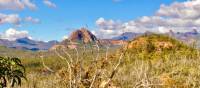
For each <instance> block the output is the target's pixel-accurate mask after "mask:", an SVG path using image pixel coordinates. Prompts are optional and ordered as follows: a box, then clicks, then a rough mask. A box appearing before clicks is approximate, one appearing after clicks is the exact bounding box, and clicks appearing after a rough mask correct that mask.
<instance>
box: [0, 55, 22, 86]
mask: <svg viewBox="0 0 200 88" xmlns="http://www.w3.org/2000/svg"><path fill="white" fill-rule="evenodd" d="M22 78H24V79H26V78H25V68H24V66H23V65H22V63H21V61H20V59H18V58H9V57H8V58H4V57H0V87H7V88H11V87H14V86H15V85H21V81H22Z"/></svg>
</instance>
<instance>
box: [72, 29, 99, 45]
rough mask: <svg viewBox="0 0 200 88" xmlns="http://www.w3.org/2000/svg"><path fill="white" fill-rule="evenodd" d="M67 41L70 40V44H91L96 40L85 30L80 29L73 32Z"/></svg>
mask: <svg viewBox="0 0 200 88" xmlns="http://www.w3.org/2000/svg"><path fill="white" fill-rule="evenodd" d="M69 40H71V41H72V42H83V43H91V42H95V41H96V40H97V38H96V36H95V35H94V34H92V33H91V32H90V31H88V30H87V29H85V28H81V29H80V30H76V31H74V32H73V33H72V34H71V36H70V37H69Z"/></svg>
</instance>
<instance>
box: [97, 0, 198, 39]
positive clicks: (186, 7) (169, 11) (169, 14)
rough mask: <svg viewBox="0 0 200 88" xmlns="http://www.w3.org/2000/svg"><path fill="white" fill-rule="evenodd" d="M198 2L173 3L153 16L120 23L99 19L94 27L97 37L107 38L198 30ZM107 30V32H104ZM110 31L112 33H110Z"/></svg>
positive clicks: (164, 6) (162, 6) (193, 0)
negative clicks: (128, 33) (96, 30)
mask: <svg viewBox="0 0 200 88" xmlns="http://www.w3.org/2000/svg"><path fill="white" fill-rule="evenodd" d="M199 11H200V0H192V1H189V0H188V1H185V2H174V3H172V4H171V5H164V4H162V5H161V6H160V9H159V10H158V11H157V12H156V15H154V16H143V17H141V18H139V19H136V20H131V21H128V22H124V23H122V22H120V21H114V20H112V19H111V20H105V19H104V18H99V19H98V20H97V21H96V25H97V27H98V28H99V30H98V32H96V33H98V34H97V35H101V36H102V35H104V36H106V37H107V38H111V37H113V36H117V35H120V33H122V32H140V33H141V32H146V31H151V32H160V33H165V32H169V30H173V31H175V32H186V31H191V30H192V29H193V28H197V30H198V31H199V29H200V13H199ZM106 30H109V31H106ZM110 30H112V31H110Z"/></svg>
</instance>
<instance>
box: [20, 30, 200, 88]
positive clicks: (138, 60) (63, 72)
mask: <svg viewBox="0 0 200 88" xmlns="http://www.w3.org/2000/svg"><path fill="white" fill-rule="evenodd" d="M32 53H33V54H32ZM32 53H29V55H30V56H31V57H24V58H22V59H21V61H22V64H23V65H24V66H25V68H26V71H27V81H22V85H21V87H20V88H41V87H43V88H66V87H69V88H70V87H71V88H78V87H79V88H109V87H111V88H116V87H118V88H133V87H135V88H147V87H148V88H192V87H194V88H196V87H199V86H200V80H199V79H200V65H199V62H200V52H199V50H198V49H196V48H195V47H194V46H188V45H186V44H183V43H182V42H179V41H177V40H176V39H173V38H170V37H168V36H164V35H158V34H151V35H143V36H140V37H138V38H136V39H134V40H133V41H130V42H129V43H128V45H126V46H124V47H122V48H121V49H119V48H110V47H108V46H107V47H99V46H98V45H94V46H87V47H85V45H83V46H80V47H79V48H75V49H67V48H65V47H59V48H57V49H56V51H48V52H32ZM27 55H28V54H27ZM29 55H28V56H29Z"/></svg>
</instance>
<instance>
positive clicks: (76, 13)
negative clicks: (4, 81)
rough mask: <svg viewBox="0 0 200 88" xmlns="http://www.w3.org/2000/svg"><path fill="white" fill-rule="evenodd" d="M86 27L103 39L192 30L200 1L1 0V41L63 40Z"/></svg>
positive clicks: (197, 20) (199, 23) (198, 23)
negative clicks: (133, 33) (148, 32)
mask: <svg viewBox="0 0 200 88" xmlns="http://www.w3.org/2000/svg"><path fill="white" fill-rule="evenodd" d="M86 25H87V26H88V28H89V29H90V30H91V31H92V32H93V33H95V34H96V35H97V36H98V37H101V38H102V37H103V38H111V37H114V36H117V35H120V34H121V33H122V32H145V31H153V32H160V33H164V32H168V31H169V30H173V31H179V32H185V31H191V30H192V29H194V28H195V29H199V27H200V0H0V38H4V39H9V40H15V39H17V38H21V37H29V38H31V39H36V40H43V41H48V40H62V38H63V37H65V38H66V37H67V35H69V34H70V32H72V31H73V30H75V29H77V28H80V27H83V26H86Z"/></svg>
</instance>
